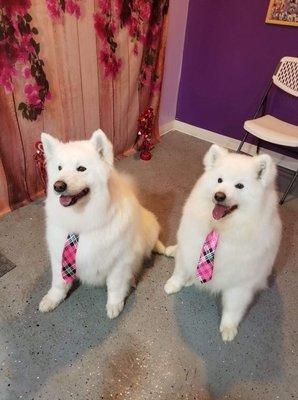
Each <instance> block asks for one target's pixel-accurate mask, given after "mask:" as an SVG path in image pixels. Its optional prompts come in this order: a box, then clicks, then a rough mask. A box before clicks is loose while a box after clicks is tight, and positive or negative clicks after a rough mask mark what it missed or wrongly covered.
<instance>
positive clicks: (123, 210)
mask: <svg viewBox="0 0 298 400" xmlns="http://www.w3.org/2000/svg"><path fill="white" fill-rule="evenodd" d="M41 137H42V143H43V146H44V150H45V154H46V161H47V172H48V192H47V199H46V217H47V221H46V223H47V243H48V248H49V252H50V258H51V266H52V286H51V288H50V290H49V291H48V293H47V294H46V295H45V296H44V298H43V299H42V300H41V302H40V305H39V309H40V311H42V312H46V311H50V310H53V309H54V308H55V307H57V305H58V304H59V303H60V302H61V301H62V300H63V299H64V298H65V297H66V295H67V292H68V290H69V289H70V286H71V283H67V282H65V280H64V279H63V277H62V269H61V268H62V267H61V264H62V261H61V260H62V253H63V251H64V246H65V242H66V239H67V236H68V235H69V234H72V233H75V234H76V235H79V242H78V246H77V253H76V277H77V278H78V279H79V280H80V281H82V282H83V283H88V284H91V285H104V284H107V289H108V299H107V306H106V308H107V314H108V316H109V317H110V318H115V317H117V316H118V315H119V313H120V312H121V311H122V309H123V306H124V300H125V297H126V296H127V294H128V291H129V288H130V284H131V281H132V280H133V278H134V276H135V275H136V274H137V273H138V272H139V271H140V269H141V266H142V261H143V259H144V258H145V257H149V256H150V254H151V252H152V250H153V249H155V250H156V251H157V252H163V245H162V244H161V243H160V242H159V241H158V235H159V231H160V227H159V224H158V222H157V220H156V218H155V216H154V215H153V214H152V213H151V212H149V211H148V210H146V209H145V208H143V207H142V206H141V205H140V203H139V202H138V200H137V197H136V195H135V193H134V190H133V187H132V186H133V185H132V184H131V182H130V181H129V179H127V177H126V176H124V175H121V174H120V173H118V172H117V171H116V170H115V169H114V168H113V148H112V144H111V143H110V142H109V140H108V139H107V137H106V136H105V134H104V133H103V132H102V131H100V130H98V131H96V132H94V134H93V136H92V137H91V139H90V140H85V141H73V142H69V143H61V142H60V141H58V140H57V139H55V138H53V137H52V136H50V135H48V134H46V133H42V136H41Z"/></svg>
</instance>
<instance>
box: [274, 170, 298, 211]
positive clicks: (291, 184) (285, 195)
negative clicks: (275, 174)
mask: <svg viewBox="0 0 298 400" xmlns="http://www.w3.org/2000/svg"><path fill="white" fill-rule="evenodd" d="M297 175H298V169H297V171H296V173H295V174H294V176H293V178H292V180H291V182H290V183H289V185H288V187H287V190H286V191H285V192H284V194H283V196H282V198H281V199H280V202H279V204H280V205H282V204H283V203H284V201H285V199H286V197H287V195H288V194H289V192H290V190H291V189H292V187H293V185H294V182H295V180H296V178H297Z"/></svg>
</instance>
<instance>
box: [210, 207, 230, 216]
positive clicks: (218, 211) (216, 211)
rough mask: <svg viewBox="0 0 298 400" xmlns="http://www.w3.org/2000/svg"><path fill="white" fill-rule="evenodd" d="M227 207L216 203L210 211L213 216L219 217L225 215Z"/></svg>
mask: <svg viewBox="0 0 298 400" xmlns="http://www.w3.org/2000/svg"><path fill="white" fill-rule="evenodd" d="M227 209H228V207H226V206H222V205H220V204H216V206H215V207H214V208H213V211H212V215H213V218H214V219H221V218H222V217H223V216H224V215H225V213H226V211H227Z"/></svg>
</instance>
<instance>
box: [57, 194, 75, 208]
mask: <svg viewBox="0 0 298 400" xmlns="http://www.w3.org/2000/svg"><path fill="white" fill-rule="evenodd" d="M59 200H60V204H61V205H62V206H64V207H67V206H69V205H70V203H71V200H72V197H71V196H60V197H59Z"/></svg>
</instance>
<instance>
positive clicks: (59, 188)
mask: <svg viewBox="0 0 298 400" xmlns="http://www.w3.org/2000/svg"><path fill="white" fill-rule="evenodd" d="M66 188H67V185H66V183H65V182H63V181H57V182H55V183H54V190H55V192H57V193H62V192H64V191H65V190H66Z"/></svg>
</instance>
